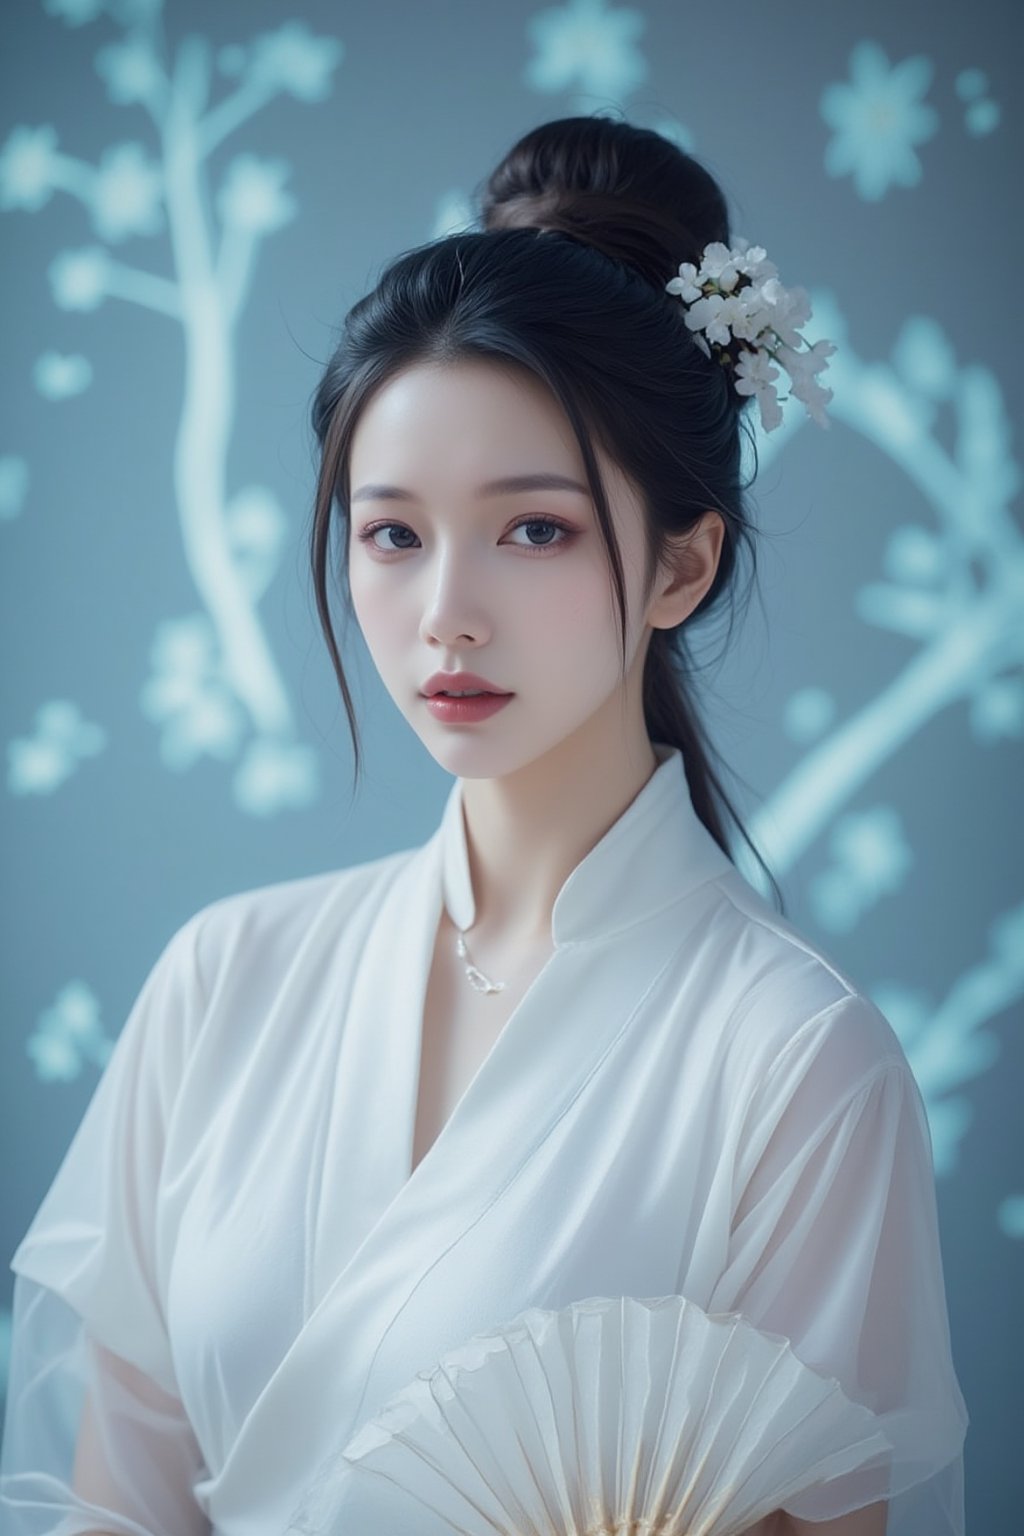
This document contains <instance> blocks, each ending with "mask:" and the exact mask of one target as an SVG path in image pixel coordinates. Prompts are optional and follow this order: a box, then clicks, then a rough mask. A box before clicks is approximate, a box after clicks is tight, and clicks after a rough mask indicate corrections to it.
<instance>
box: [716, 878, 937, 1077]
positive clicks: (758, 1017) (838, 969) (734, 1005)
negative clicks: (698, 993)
mask: <svg viewBox="0 0 1024 1536" xmlns="http://www.w3.org/2000/svg"><path fill="white" fill-rule="evenodd" d="M714 887H715V903H716V906H715V915H716V925H715V926H716V942H715V946H714V947H715V949H716V950H717V953H718V966H719V970H718V975H719V977H720V987H721V998H720V1001H721V1005H722V1006H721V1009H720V1010H719V1011H720V1014H721V1015H722V1016H723V1017H726V1018H728V1021H729V1033H730V1035H731V1036H732V1037H733V1039H734V1040H735V1042H736V1043H737V1045H738V1047H739V1049H740V1051H741V1053H742V1055H743V1056H744V1058H745V1060H746V1061H747V1062H748V1064H754V1063H756V1064H757V1068H756V1069H757V1070H759V1071H764V1072H768V1073H771V1074H773V1075H774V1074H775V1073H777V1072H778V1071H779V1070H780V1069H781V1068H782V1067H783V1066H784V1064H785V1063H786V1062H787V1061H790V1062H796V1061H799V1060H800V1059H801V1058H803V1059H805V1060H806V1059H807V1058H809V1057H811V1056H814V1055H817V1054H819V1053H821V1052H822V1051H823V1050H824V1051H826V1053H827V1054H828V1055H829V1056H831V1057H833V1058H834V1070H835V1073H836V1075H837V1079H838V1080H839V1081H841V1082H845V1083H847V1084H850V1083H853V1082H856V1081H858V1080H861V1079H862V1078H864V1077H867V1076H870V1075H871V1074H873V1073H875V1072H877V1071H880V1070H884V1069H885V1068H886V1067H887V1066H892V1065H902V1066H904V1067H906V1066H907V1062H906V1056H905V1053H904V1050H903V1046H902V1044H901V1042H900V1039H899V1036H898V1035H897V1034H896V1032H895V1030H894V1029H893V1027H892V1025H891V1023H890V1022H889V1020H888V1019H887V1018H886V1016H885V1014H884V1013H883V1012H882V1010H881V1009H880V1008H879V1007H878V1005H877V1004H876V1003H875V1002H874V1000H873V999H872V998H871V996H870V995H869V993H868V991H867V984H866V982H865V981H861V980H859V979H857V978H855V977H854V976H853V975H851V973H850V972H849V971H848V970H846V969H845V968H844V967H843V966H842V965H841V964H840V963H839V961H838V960H837V958H836V956H835V955H834V954H833V953H832V952H831V950H830V949H829V948H828V947H827V945H826V944H825V943H824V942H822V941H821V940H819V939H817V938H814V937H812V936H811V935H809V934H808V933H806V932H805V931H803V930H802V929H801V928H800V927H799V926H798V925H797V924H796V923H794V922H792V921H791V920H790V919H788V918H787V917H785V916H783V915H782V914H781V913H780V912H778V911H777V910H776V909H775V907H773V906H772V905H771V903H770V902H769V901H768V900H767V899H766V898H765V897H763V896H762V895H761V894H760V893H759V892H758V891H757V890H756V889H755V888H754V887H753V886H752V885H751V884H750V883H749V882H748V881H747V880H746V879H745V878H744V877H743V876H742V875H741V874H740V872H739V871H738V870H730V871H728V872H726V874H724V875H723V876H721V877H720V878H718V879H717V880H715V882H714Z"/></svg>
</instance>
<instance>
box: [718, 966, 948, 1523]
mask: <svg viewBox="0 0 1024 1536" xmlns="http://www.w3.org/2000/svg"><path fill="white" fill-rule="evenodd" d="M873 1009H874V1005H873V1004H872V1003H871V1002H870V1001H869V1000H868V999H867V998H864V997H861V996H859V995H851V996H850V997H848V998H846V999H844V1000H843V1002H842V1004H840V1005H838V1006H837V1007H835V1008H834V1009H833V1010H831V1011H830V1012H829V1017H828V1019H827V1020H826V1021H824V1023H823V1025H822V1027H821V1028H820V1029H809V1030H807V1031H806V1032H804V1033H803V1034H802V1035H801V1037H800V1038H799V1040H798V1041H797V1042H796V1044H795V1045H794V1047H793V1048H792V1049H787V1050H786V1051H785V1052H783V1053H782V1055H781V1057H780V1058H779V1059H778V1060H777V1062H776V1063H775V1064H774V1065H773V1068H772V1069H771V1071H770V1072H769V1073H768V1074H767V1077H766V1080H765V1081H764V1082H763V1083H762V1084H761V1085H760V1087H759V1088H758V1090H757V1092H756V1094H755V1098H754V1101H753V1106H752V1112H751V1114H750V1116H749V1120H748V1123H747V1127H746V1133H745V1145H746V1149H747V1155H746V1157H745V1158H743V1159H741V1164H742V1166H741V1167H740V1170H739V1178H738V1203H737V1204H736V1206H735V1209H734V1213H733V1221H732V1228H731V1237H730V1245H729V1254H728V1262H727V1266H726V1268H725V1271H724V1273H723V1275H722V1276H721V1278H720V1280H719V1282H718V1284H717V1285H716V1287H715V1290H714V1294H713V1296H712V1298H711V1300H710V1303H709V1310H710V1311H718V1310H722V1311H738V1312H741V1313H743V1315H744V1316H746V1317H748V1318H749V1319H750V1320H751V1321H752V1322H754V1323H755V1324H756V1325H758V1326H759V1327H761V1328H764V1329H766V1330H767V1331H769V1332H771V1333H776V1334H780V1335H782V1336H784V1337H785V1338H788V1339H789V1341H790V1343H791V1345H792V1347H793V1351H794V1353H795V1354H796V1355H797V1356H798V1357H799V1358H800V1359H802V1360H803V1361H804V1363H805V1364H807V1365H809V1366H811V1367H813V1368H814V1369H816V1370H817V1371H819V1372H820V1373H821V1374H823V1375H826V1376H831V1377H835V1378H836V1379H837V1380H838V1381H839V1383H840V1385H841V1386H842V1387H843V1389H844V1391H845V1392H846V1395H847V1396H848V1397H850V1398H852V1399H854V1400H856V1401H857V1402H860V1403H863V1404H865V1405H866V1406H867V1407H868V1408H870V1409H871V1410H872V1411H873V1412H874V1413H875V1414H876V1415H877V1419H878V1426H879V1427H880V1428H881V1429H882V1431H883V1432H884V1433H885V1435H886V1436H887V1437H888V1440H889V1442H890V1444H891V1447H892V1450H891V1454H889V1455H887V1456H886V1458H885V1460H884V1463H883V1462H881V1461H876V1462H875V1463H873V1464H870V1465H867V1466H865V1467H864V1468H862V1469H861V1470H859V1471H858V1472H856V1473H851V1474H849V1475H847V1476H845V1477H841V1478H836V1479H832V1480H830V1481H829V1482H826V1483H820V1484H816V1485H815V1486H814V1487H813V1488H811V1489H808V1490H806V1491H805V1492H804V1493H803V1494H801V1495H800V1496H799V1497H798V1498H794V1499H793V1500H791V1501H790V1502H787V1503H786V1504H785V1505H784V1506H783V1507H784V1508H785V1509H786V1510H787V1512H788V1513H790V1514H792V1515H794V1516H796V1517H798V1518H800V1519H805V1520H811V1521H823V1520H828V1519H833V1518H836V1517H838V1516H840V1515H843V1514H846V1513H848V1512H849V1511H850V1510H853V1509H858V1508H861V1507H863V1506H865V1505H868V1504H872V1503H875V1502H876V1501H879V1500H887V1501H888V1525H887V1536H921V1533H922V1532H924V1531H927V1532H928V1536H963V1533H964V1505H963V1454H962V1448H963V1442H964V1437H965V1434H966V1430H967V1425H968V1422H969V1420H968V1414H967V1409H966V1406H965V1404H964V1400H963V1396H962V1394H961V1392H960V1387H959V1384H958V1381H957V1378H956V1373H955V1370H954V1367H953V1361H952V1355H951V1349H950V1335H949V1320H948V1315H947V1309H946V1296H945V1285H944V1280H943V1273H942V1258H941V1251H940V1245H939V1227H938V1211H937V1202H936V1196H935V1181H934V1167H933V1161H932V1149H931V1139H930V1134H929V1130H928V1121H927V1114H926V1111H925V1107H924V1103H923V1100H922V1098H921V1094H920V1090H919V1089H918V1086H917V1083H916V1081H915V1079H914V1077H913V1074H912V1072H911V1070H910V1066H909V1064H908V1063H907V1061H906V1058H905V1057H904V1056H902V1054H900V1053H899V1047H898V1044H895V1045H894V1046H893V1048H892V1053H891V1054H889V1053H887V1054H886V1055H885V1056H884V1059H882V1060H881V1061H876V1062H875V1063H874V1064H873V1065H871V1066H870V1067H869V1068H868V1069H866V1070H864V1071H862V1072H860V1073H859V1075H858V1076H857V1078H856V1080H854V1081H852V1082H851V1080H850V1063H851V1059H853V1060H856V1059H857V1058H858V1047H857V1039H858V1034H859V1035H860V1038H861V1039H864V1038H869V1039H870V1038H875V1037H877V1021H878V1019H879V1018H880V1017H881V1016H880V1015H878V1014H877V1012H875V1014H874V1017H873V1018H872V1017H870V1016H869V1015H870V1014H871V1011H872V1010H873ZM865 1010H866V1011H867V1012H865ZM862 1026H863V1027H862ZM860 1054H863V1053H862V1052H861V1053H860Z"/></svg>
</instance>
